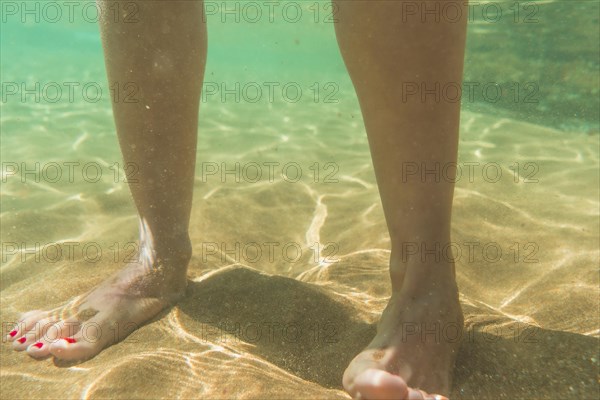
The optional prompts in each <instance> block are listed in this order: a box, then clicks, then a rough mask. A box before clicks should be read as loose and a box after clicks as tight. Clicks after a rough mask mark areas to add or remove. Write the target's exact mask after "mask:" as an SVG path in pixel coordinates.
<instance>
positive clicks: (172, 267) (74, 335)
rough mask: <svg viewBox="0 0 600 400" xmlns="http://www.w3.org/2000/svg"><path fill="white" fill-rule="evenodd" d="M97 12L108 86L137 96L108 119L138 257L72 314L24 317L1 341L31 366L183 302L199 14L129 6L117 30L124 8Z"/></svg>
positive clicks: (111, 336) (90, 345) (91, 351)
mask: <svg viewBox="0 0 600 400" xmlns="http://www.w3.org/2000/svg"><path fill="white" fill-rule="evenodd" d="M98 3H99V4H100V6H101V7H103V9H104V10H105V11H106V12H104V13H103V14H102V15H103V19H102V20H101V23H100V28H101V34H102V42H103V46H104V55H105V61H106V68H107V72H108V80H109V86H110V87H111V88H112V87H118V88H123V86H124V85H125V84H126V83H132V84H133V85H135V86H134V87H135V88H136V95H135V96H134V97H135V99H134V101H136V100H137V102H124V101H123V100H124V99H123V98H116V97H114V98H113V113H114V118H115V123H116V128H117V134H118V137H119V143H120V146H121V151H122V153H123V158H124V161H125V165H128V164H129V165H133V166H134V167H135V168H132V170H133V169H135V170H136V174H135V175H132V176H131V177H129V178H130V179H131V180H135V182H130V189H131V193H132V195H133V199H134V202H135V205H136V207H137V210H138V213H139V217H140V257H139V262H135V263H131V264H129V265H127V266H126V267H125V268H124V269H123V270H122V271H120V272H119V273H118V274H117V275H115V276H113V277H112V278H110V279H108V280H106V281H105V282H103V283H102V284H101V285H100V286H99V287H97V288H95V289H94V290H92V291H90V292H89V293H88V294H87V295H85V296H83V297H82V298H81V299H80V300H79V301H77V302H76V303H75V304H70V305H69V306H68V307H65V308H64V309H62V310H54V311H51V312H45V311H33V312H30V313H27V314H25V315H24V319H23V320H22V321H21V322H20V323H19V324H18V325H17V327H16V330H13V331H12V332H11V333H10V334H9V340H12V341H13V346H14V348H15V350H19V351H20V350H27V352H28V353H29V354H30V355H31V356H33V357H36V358H37V357H45V356H48V355H50V354H52V355H54V356H55V357H57V358H60V359H71V360H73V359H86V358H90V357H92V356H94V355H96V354H97V353H99V352H100V351H101V350H102V349H103V348H105V347H107V346H109V345H111V344H112V343H114V342H116V341H120V340H122V339H123V338H125V337H126V336H127V335H128V334H130V333H131V332H132V331H133V330H134V329H135V328H136V327H138V326H139V325H141V324H143V323H144V322H146V321H147V320H149V319H151V318H152V317H154V316H155V315H156V314H158V313H159V312H160V311H161V310H162V309H164V308H165V307H167V306H168V305H169V304H172V303H174V302H175V301H177V300H178V299H179V298H181V296H182V295H183V293H184V291H185V285H186V271H187V264H188V262H189V260H190V258H191V244H190V240H189V236H188V224H189V218H190V212H191V207H192V193H193V182H194V170H195V158H196V135H197V126H198V108H199V101H200V90H201V86H202V81H203V75H204V66H205V63H206V47H207V44H206V43H207V41H206V26H205V23H204V22H203V18H202V13H203V7H204V5H203V3H202V1H178V0H158V1H138V2H135V3H132V2H129V3H128V4H135V5H136V7H137V9H138V12H137V13H136V18H137V21H131V22H124V21H123V14H122V13H121V12H120V11H122V10H123V4H122V3H120V2H119V1H113V0H99V1H98ZM109 10H110V11H109ZM114 10H118V11H117V12H114ZM112 92H113V94H115V91H112ZM85 324H93V326H95V327H99V328H100V330H99V332H100V333H101V335H100V336H99V337H98V338H94V339H97V340H96V341H93V340H88V339H89V338H86V337H83V335H82V332H84V330H82V329H81V327H82V326H85ZM52 325H54V328H53V329H48V328H49V327H50V326H52ZM92 331H93V330H92ZM46 332H48V335H46V334H45V333H46ZM65 337H67V338H69V340H56V339H58V338H65Z"/></svg>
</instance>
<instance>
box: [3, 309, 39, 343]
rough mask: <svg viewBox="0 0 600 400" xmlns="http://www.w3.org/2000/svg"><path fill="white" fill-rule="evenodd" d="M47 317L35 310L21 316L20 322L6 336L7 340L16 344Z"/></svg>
mask: <svg viewBox="0 0 600 400" xmlns="http://www.w3.org/2000/svg"><path fill="white" fill-rule="evenodd" d="M46 315H47V313H45V312H44V311H40V310H34V311H29V312H26V313H25V314H22V315H21V318H20V319H19V322H17V323H16V325H15V326H14V327H13V328H12V329H11V330H10V332H9V333H8V335H7V336H6V340H8V341H10V342H15V341H18V340H19V339H21V337H23V334H24V333H25V332H27V331H29V330H31V329H32V328H33V327H34V326H35V323H36V322H37V321H39V320H40V319H42V318H44V317H45V316H46Z"/></svg>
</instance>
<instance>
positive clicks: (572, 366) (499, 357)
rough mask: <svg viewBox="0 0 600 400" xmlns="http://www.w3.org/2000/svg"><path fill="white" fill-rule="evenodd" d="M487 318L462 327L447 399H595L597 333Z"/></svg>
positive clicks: (596, 390) (598, 388)
mask: <svg viewBox="0 0 600 400" xmlns="http://www.w3.org/2000/svg"><path fill="white" fill-rule="evenodd" d="M463 309H464V311H465V315H466V316H467V317H468V315H469V314H470V312H469V311H470V310H469V308H468V307H467V306H464V305H463ZM487 319H488V321H486V322H484V323H482V324H472V325H471V326H467V327H465V331H464V334H463V337H462V343H461V348H460V352H459V354H458V358H457V361H456V368H455V370H454V388H453V392H452V395H451V396H450V398H451V399H494V400H496V399H499V398H507V399H533V398H536V399H578V400H579V399H593V398H598V393H599V392H600V385H599V383H598V379H597V378H598V351H599V346H600V341H599V340H598V339H597V338H594V337H590V336H585V335H580V334H576V333H570V332H562V331H552V330H548V329H542V328H540V327H537V326H533V325H528V324H524V323H519V322H515V321H512V320H509V319H507V318H505V317H502V318H498V319H496V320H492V321H490V320H489V318H487Z"/></svg>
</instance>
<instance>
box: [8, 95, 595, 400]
mask: <svg viewBox="0 0 600 400" xmlns="http://www.w3.org/2000/svg"><path fill="white" fill-rule="evenodd" d="M23 107H25V105H23ZM28 107H29V109H28V110H26V112H27V113H29V115H28V118H26V119H23V118H16V117H15V118H11V117H3V131H4V132H11V130H12V131H14V132H19V131H26V132H28V133H27V134H23V135H21V136H20V137H16V136H17V135H15V136H13V137H11V135H10V134H3V135H4V137H3V149H2V151H3V160H4V161H9V160H15V161H17V162H18V163H21V162H36V161H39V162H42V168H43V165H44V163H46V164H45V165H47V164H48V163H50V162H57V163H61V162H64V161H66V160H68V161H73V162H75V161H78V162H81V163H82V165H83V164H85V163H87V162H94V163H97V164H98V165H100V166H101V167H102V171H103V175H102V177H101V178H100V179H99V180H98V181H97V182H91V180H90V179H89V178H90V176H89V175H88V176H87V180H86V179H81V178H78V179H75V180H74V182H72V183H70V182H65V181H64V179H63V180H61V181H60V182H58V183H49V182H48V181H44V179H41V180H40V182H35V180H32V179H29V180H28V181H27V182H26V183H23V182H21V180H20V179H19V176H18V175H15V176H10V177H8V178H7V179H6V183H4V182H3V185H2V214H1V217H2V242H3V243H4V244H6V243H15V244H17V246H18V250H17V251H14V249H13V250H11V249H7V248H6V247H5V248H3V255H2V258H3V259H2V262H3V263H2V269H1V273H2V275H1V276H2V279H1V289H2V291H1V308H0V310H1V316H2V322H3V331H4V332H6V329H7V324H8V323H9V322H11V321H15V320H16V318H18V315H19V313H21V312H24V311H27V310H31V309H49V308H54V307H61V306H63V305H64V304H66V303H67V302H69V301H70V300H72V299H73V298H74V297H75V296H78V295H80V294H82V293H83V292H85V291H87V290H89V289H91V288H92V287H94V286H95V285H96V284H98V283H99V282H101V281H102V280H103V279H104V278H105V277H107V276H108V275H110V274H111V273H112V272H113V271H115V270H117V269H118V268H120V267H121V265H122V263H123V261H124V258H125V257H124V255H125V254H127V252H128V251H129V250H131V249H133V248H134V247H132V246H134V244H135V239H136V234H137V223H136V216H135V211H134V208H133V205H132V201H131V199H130V196H129V192H128V190H127V185H126V184H125V183H124V182H123V179H122V176H121V175H118V176H117V178H118V179H115V175H114V172H115V169H114V168H113V167H111V166H112V165H114V163H121V161H120V156H119V153H118V148H117V142H116V138H115V137H114V134H113V133H112V129H113V128H112V125H111V123H112V121H111V119H110V115H108V114H109V112H108V111H107V110H105V109H101V110H98V112H96V113H92V114H91V115H90V114H89V113H85V114H84V113H83V111H80V110H77V109H72V108H71V109H68V110H65V111H64V113H63V114H62V115H59V116H58V117H56V118H52V119H50V120H49V119H48V117H47V113H46V112H45V111H44V110H43V109H41V108H37V107H36V106H35V105H34V106H28ZM299 109H301V111H298V110H299ZM5 115H9V114H5ZM84 115H85V118H83V116H84ZM202 115H204V116H205V118H203V119H202V122H201V124H200V136H199V137H200V138H199V146H198V164H197V177H196V187H195V200H194V209H193V215H192V220H191V226H192V228H191V235H192V240H193V243H194V257H193V259H192V261H191V263H190V267H189V279H190V284H189V288H188V293H187V295H186V296H185V298H184V299H183V300H182V301H181V302H180V303H179V304H178V305H177V306H176V307H173V308H172V309H169V310H166V311H165V312H164V313H163V314H161V315H160V316H158V317H157V318H156V319H154V320H153V321H151V322H150V323H148V324H147V325H145V326H143V327H141V328H140V329H139V330H137V331H135V332H134V333H133V334H132V335H130V336H129V337H128V338H127V339H126V340H125V341H124V342H122V343H119V344H116V345H113V346H111V347H110V348H108V349H106V350H105V351H103V352H102V353H101V354H99V355H98V356H96V357H95V358H93V359H91V360H88V361H86V362H83V363H80V364H77V365H70V366H62V365H61V366H57V365H55V363H54V362H53V361H52V359H47V360H43V361H34V360H32V359H30V358H29V357H27V356H25V355H24V354H19V353H16V352H13V351H12V349H11V347H10V346H9V345H8V344H4V345H3V346H2V347H1V353H0V354H1V357H2V358H1V364H0V365H1V379H2V382H1V388H0V397H1V398H3V399H20V398H29V399H37V398H40V399H41V398H51V399H65V398H115V399H116V398H123V399H132V398H140V399H151V398H152V399H154V398H189V399H192V398H196V399H212V398H215V399H217V398H223V399H225V398H244V399H246V398H248V399H259V398H260V399H283V398H285V399H293V398H298V399H308V398H328V399H333V398H340V399H341V398H348V396H347V395H346V394H345V393H344V392H343V391H342V390H341V377H342V373H343V370H344V369H345V367H346V365H347V364H348V362H349V361H350V360H351V359H352V358H353V357H354V355H356V354H357V353H358V352H359V351H360V350H361V349H362V348H363V347H364V346H365V345H366V344H367V343H368V342H369V341H370V339H371V338H372V336H373V335H374V332H375V324H376V322H377V320H378V317H379V315H380V313H381V311H382V309H383V308H384V307H385V304H386V301H387V296H388V295H389V292H390V285H389V282H388V276H387V262H388V257H389V245H390V243H389V238H388V234H387V231H386V226H385V221H384V218H383V213H382V209H381V205H380V202H379V197H378V192H377V186H376V183H375V179H374V175H373V171H372V166H371V161H370V157H369V153H368V147H367V142H366V138H365V136H364V133H363V132H362V131H363V127H362V123H361V122H360V119H359V117H358V116H356V115H355V114H354V113H352V112H349V111H348V110H346V109H343V108H340V109H338V110H336V109H335V107H330V108H328V109H327V111H326V112H325V111H322V108H321V109H320V108H319V107H318V106H316V105H315V106H314V107H312V108H311V107H304V108H291V106H290V109H289V110H288V111H286V110H278V111H277V113H274V112H273V111H272V110H268V109H266V108H265V109H263V110H262V111H260V112H257V111H256V110H253V109H252V110H251V109H249V108H247V109H244V108H240V110H239V111H238V110H235V109H233V110H232V109H231V108H223V107H218V106H211V105H207V106H206V107H205V109H204V110H203V114H202ZM273 115H275V117H273ZM44 118H45V120H44ZM31 121H39V122H36V123H32V122H31ZM244 121H252V123H251V124H247V123H244ZM58 127H60V129H58ZM49 132H59V133H57V134H54V133H53V134H52V135H50V134H49ZM73 132H79V134H77V135H76V137H75V138H74V136H73ZM204 138H209V139H204ZM11 140H12V141H13V142H12V145H11ZM598 140H599V137H598V136H597V135H587V134H580V133H568V134H567V133H564V132H558V131H554V130H551V129H548V128H544V127H540V126H535V125H530V124H525V123H520V122H517V121H513V120H508V119H497V118H493V117H490V116H483V115H478V114H472V113H468V112H463V118H462V127H461V144H460V155H459V166H461V167H462V172H463V175H462V176H461V178H460V179H459V180H458V182H457V185H456V193H455V200H454V214H453V231H452V233H453V242H454V243H455V244H456V245H457V247H456V248H455V249H454V251H456V250H457V249H459V250H460V257H459V258H458V259H457V280H458V285H459V289H460V292H461V302H462V305H463V308H464V311H465V318H466V324H465V327H464V329H463V332H462V347H461V350H460V353H459V355H458V360H457V366H456V370H455V377H454V381H455V384H454V390H453V393H452V396H451V398H453V399H501V398H506V399H533V398H544V399H567V398H571V399H587V398H594V397H595V396H597V395H598V391H599V386H598V344H599V342H598V336H599V330H598V322H599V321H598V300H597V299H598V291H599V290H598V283H599V282H598V258H599V257H598V256H599V249H598V237H599V231H598V218H599V215H598V213H599V203H598V178H599V177H598V171H599V162H598V160H599V157H598ZM432 145H434V144H432ZM236 162H238V163H240V164H239V171H240V172H239V176H240V179H239V180H240V182H236V181H235V180H236V175H235V173H233V174H229V175H227V174H226V175H225V177H223V176H221V172H222V171H221V168H222V167H223V166H225V167H226V168H229V170H233V171H235V170H236V168H238V167H237V166H236V164H235V163H236ZM223 163H225V164H223ZM265 163H278V164H265ZM289 163H295V164H289ZM315 163H317V165H315ZM257 165H258V166H259V168H260V170H261V172H262V174H263V175H262V179H260V180H259V181H258V182H254V181H253V180H254V178H255V177H256V174H255V171H256V170H257ZM269 165H271V166H272V168H273V169H272V170H270V169H269V168H271V167H269ZM290 165H291V166H290ZM469 165H470V166H471V167H469ZM121 167H122V165H121ZM215 167H216V168H218V170H217V172H216V173H215V172H214V171H215V170H214V168H215ZM469 168H472V170H471V172H472V174H471V175H469ZM298 170H301V171H302V176H301V177H298V176H297V174H296V171H298ZM270 171H272V176H270V175H269V172H270ZM315 171H319V175H318V176H317V175H316V174H315ZM498 171H500V175H498ZM75 172H76V173H78V172H80V170H77V169H76V171H75ZM88 172H89V171H88ZM282 174H283V175H282ZM76 176H77V175H76ZM269 178H272V179H269ZM442 178H443V176H442ZM69 241H71V242H77V243H80V244H81V246H80V248H81V247H83V245H84V244H86V243H95V246H99V247H100V248H101V249H102V256H101V257H100V258H98V259H97V260H96V262H91V261H90V259H96V258H97V257H96V256H94V255H93V254H92V255H90V254H84V253H82V252H75V256H74V257H72V258H71V259H64V258H63V259H59V260H58V261H53V257H54V256H52V254H53V253H52V250H51V249H50V248H47V251H46V253H44V251H43V250H40V251H38V252H37V253H32V252H26V251H23V250H24V249H26V248H27V249H30V248H32V247H33V248H35V244H36V243H39V244H40V245H41V246H42V248H43V246H44V245H47V244H49V243H54V244H56V243H63V244H64V243H65V242H69ZM23 244H24V245H23ZM236 246H237V247H236ZM9 250H10V251H9ZM498 251H500V252H501V253H498ZM455 255H456V254H455ZM23 257H24V260H23Z"/></svg>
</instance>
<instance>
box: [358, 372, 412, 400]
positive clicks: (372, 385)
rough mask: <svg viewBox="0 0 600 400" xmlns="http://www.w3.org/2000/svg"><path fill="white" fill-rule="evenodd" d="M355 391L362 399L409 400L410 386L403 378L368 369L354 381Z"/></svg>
mask: <svg viewBox="0 0 600 400" xmlns="http://www.w3.org/2000/svg"><path fill="white" fill-rule="evenodd" d="M354 391H355V392H356V393H357V395H358V396H357V397H359V398H361V399H369V400H375V399H399V400H400V399H408V398H409V397H408V396H409V389H408V386H407V385H406V382H404V380H403V379H402V378H400V377H399V376H397V375H392V374H390V373H389V372H386V371H382V370H378V369H367V370H366V371H364V372H363V373H361V374H360V375H358V376H357V377H356V378H355V380H354ZM415 399H418V397H416V398H415Z"/></svg>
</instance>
